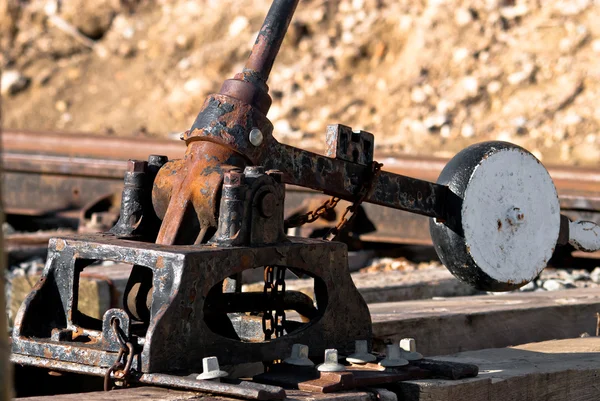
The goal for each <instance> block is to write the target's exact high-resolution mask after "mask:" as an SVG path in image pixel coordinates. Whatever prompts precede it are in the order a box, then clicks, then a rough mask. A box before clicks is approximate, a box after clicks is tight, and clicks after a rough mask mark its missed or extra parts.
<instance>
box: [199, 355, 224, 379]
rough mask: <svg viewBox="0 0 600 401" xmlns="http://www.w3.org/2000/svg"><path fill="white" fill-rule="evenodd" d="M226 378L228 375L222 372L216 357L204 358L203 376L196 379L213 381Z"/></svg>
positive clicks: (200, 375)
mask: <svg viewBox="0 0 600 401" xmlns="http://www.w3.org/2000/svg"><path fill="white" fill-rule="evenodd" d="M225 376H228V373H227V372H225V371H222V370H221V368H220V366H219V360H218V359H217V357H216V356H209V357H207V358H202V374H199V375H198V376H197V377H196V379H197V380H212V379H218V378H220V377H225Z"/></svg>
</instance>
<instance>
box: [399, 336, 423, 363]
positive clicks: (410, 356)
mask: <svg viewBox="0 0 600 401" xmlns="http://www.w3.org/2000/svg"><path fill="white" fill-rule="evenodd" d="M400 355H401V357H402V358H404V359H406V360H407V361H420V360H421V359H423V355H421V354H419V353H418V352H417V343H416V342H415V339H414V338H403V339H402V340H400Z"/></svg>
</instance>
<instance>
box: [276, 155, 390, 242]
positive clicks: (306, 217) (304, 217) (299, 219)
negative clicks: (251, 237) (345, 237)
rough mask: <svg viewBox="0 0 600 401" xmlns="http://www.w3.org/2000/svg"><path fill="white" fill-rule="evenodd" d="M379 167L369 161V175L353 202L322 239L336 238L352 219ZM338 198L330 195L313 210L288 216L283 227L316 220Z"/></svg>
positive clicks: (332, 206)
mask: <svg viewBox="0 0 600 401" xmlns="http://www.w3.org/2000/svg"><path fill="white" fill-rule="evenodd" d="M381 167H383V164H382V163H378V162H376V161H373V162H372V163H371V170H370V171H369V177H367V179H365V180H364V181H363V183H362V185H361V187H360V189H359V190H358V192H357V193H356V194H355V196H354V202H353V203H352V204H351V205H350V206H348V207H347V208H346V210H345V211H344V214H343V215H342V218H341V219H340V220H339V222H338V223H337V224H336V226H335V227H334V228H332V229H331V230H330V231H329V232H328V233H327V234H326V235H325V237H324V238H323V239H327V240H330V241H332V240H334V239H336V238H337V236H338V234H339V233H340V232H342V231H343V229H344V228H345V227H346V225H348V224H349V223H350V222H351V221H352V220H353V218H354V216H355V215H356V211H357V210H358V207H359V206H360V204H361V203H362V202H363V201H364V200H365V199H366V198H367V196H369V194H370V193H371V189H372V188H373V183H374V182H375V180H376V179H377V177H379V173H380V172H381ZM340 200H341V199H340V198H337V197H335V196H332V197H331V198H329V199H327V200H326V201H325V202H323V204H321V205H320V206H319V207H317V208H316V209H315V210H311V211H309V212H307V213H305V214H301V215H299V216H293V217H290V218H289V219H286V220H285V229H286V230H287V229H288V228H295V227H300V226H303V225H304V224H308V223H312V222H314V221H316V220H318V219H319V218H320V217H322V216H324V215H326V214H327V213H329V212H330V211H332V210H334V209H335V207H336V206H337V205H338V203H339V202H340ZM349 213H352V214H351V215H350V217H346V216H348V214H349Z"/></svg>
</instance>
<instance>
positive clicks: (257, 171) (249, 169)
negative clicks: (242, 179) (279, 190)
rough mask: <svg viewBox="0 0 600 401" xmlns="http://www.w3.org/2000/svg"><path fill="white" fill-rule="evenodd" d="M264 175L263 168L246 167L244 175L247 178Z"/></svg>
mask: <svg viewBox="0 0 600 401" xmlns="http://www.w3.org/2000/svg"><path fill="white" fill-rule="evenodd" d="M264 173H265V168H264V167H263V166H246V168H245V169H244V174H245V175H249V176H257V175H261V174H264Z"/></svg>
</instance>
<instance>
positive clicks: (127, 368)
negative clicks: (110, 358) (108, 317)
mask: <svg viewBox="0 0 600 401" xmlns="http://www.w3.org/2000/svg"><path fill="white" fill-rule="evenodd" d="M119 324H120V323H119V319H114V320H113V321H112V323H111V327H112V329H113V332H114V333H115V337H117V340H118V341H119V345H120V347H121V348H120V349H119V353H118V354H117V359H116V360H115V363H113V365H112V366H111V367H110V368H108V370H107V371H106V373H105V374H104V391H110V390H111V388H112V386H111V385H110V378H111V375H114V377H115V379H118V380H122V381H123V385H124V386H126V385H127V379H128V377H129V374H130V373H131V366H132V365H133V357H134V356H135V348H134V346H133V344H132V343H131V342H130V341H128V340H127V339H126V338H125V336H124V335H123V332H122V331H121V330H120V328H119ZM126 353H127V358H125V354H126ZM123 361H124V362H125V363H123Z"/></svg>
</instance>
